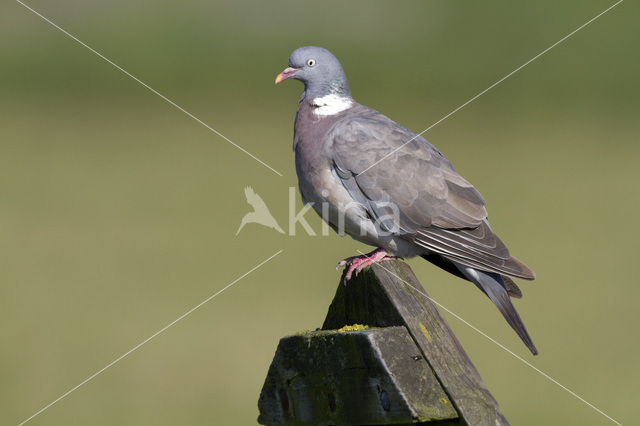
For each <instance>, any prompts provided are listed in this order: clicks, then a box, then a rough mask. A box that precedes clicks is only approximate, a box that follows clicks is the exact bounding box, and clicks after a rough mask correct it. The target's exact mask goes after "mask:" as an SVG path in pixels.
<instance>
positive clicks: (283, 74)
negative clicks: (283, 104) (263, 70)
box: [276, 67, 300, 84]
mask: <svg viewBox="0 0 640 426" xmlns="http://www.w3.org/2000/svg"><path fill="white" fill-rule="evenodd" d="M298 71H300V69H299V68H291V67H289V68H286V69H285V70H284V71H282V72H281V73H280V74H278V75H277V76H276V84H278V83H280V82H281V81H285V80H286V79H288V78H291V77H293V75H294V74H295V73H297V72H298Z"/></svg>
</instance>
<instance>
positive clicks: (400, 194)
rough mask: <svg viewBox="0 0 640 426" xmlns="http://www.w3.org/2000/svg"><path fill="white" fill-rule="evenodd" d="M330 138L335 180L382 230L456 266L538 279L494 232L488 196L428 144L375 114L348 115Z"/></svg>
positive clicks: (387, 119)
mask: <svg viewBox="0 0 640 426" xmlns="http://www.w3.org/2000/svg"><path fill="white" fill-rule="evenodd" d="M328 136H329V144H328V149H329V153H330V155H331V156H332V159H333V172H334V174H335V175H336V176H337V177H338V178H339V179H340V180H341V181H342V184H343V185H344V187H345V188H346V189H347V191H349V194H350V195H351V196H352V197H353V198H354V199H355V200H356V201H357V202H359V203H361V204H363V205H364V206H365V207H366V209H367V212H368V213H369V215H370V216H371V217H372V219H373V220H376V221H378V223H379V224H380V225H381V226H382V227H383V228H385V229H386V230H388V231H392V232H395V233H397V234H399V235H402V236H403V237H404V238H406V239H408V240H410V241H412V242H414V243H416V244H418V245H421V246H423V247H425V248H426V249H427V250H429V251H433V252H436V253H439V254H441V255H443V256H445V257H447V258H450V259H451V260H455V261H456V262H459V263H462V264H465V265H468V266H472V267H477V268H479V269H481V270H486V271H491V272H496V273H500V274H506V275H512V276H516V277H521V278H529V279H531V278H533V273H532V272H531V271H530V270H529V269H528V268H527V267H526V266H525V265H524V264H522V263H521V262H519V261H517V260H516V259H515V258H513V257H511V256H510V254H509V251H508V249H507V247H506V246H505V245H504V244H503V243H502V241H500V239H499V238H498V237H497V236H496V235H495V234H494V233H493V232H491V229H490V228H489V226H488V224H487V223H486V220H485V219H486V217H487V211H486V209H485V201H484V199H483V198H482V195H480V193H479V192H478V191H477V190H476V189H475V188H474V187H473V185H471V184H470V183H469V182H467V181H466V180H465V179H464V178H463V177H462V176H460V175H459V174H458V173H457V172H456V170H455V169H454V167H453V165H452V164H451V162H449V160H447V158H446V157H445V156H444V155H443V154H442V153H441V152H440V151H438V149H436V148H435V147H434V146H433V145H431V144H430V143H429V142H427V141H426V140H425V139H424V138H422V137H420V136H417V135H416V134H415V133H414V132H412V131H411V130H409V129H407V128H405V127H403V126H401V125H399V124H397V123H395V122H394V121H392V120H391V119H389V118H387V117H386V116H384V115H382V114H380V113H378V112H376V111H374V110H370V109H368V110H366V111H364V112H363V111H362V110H361V111H358V112H357V114H352V115H349V114H345V117H344V118H343V119H342V120H339V121H337V122H336V124H335V125H334V126H333V127H332V129H331V131H330V132H329V135H328ZM378 161H380V163H379V164H376V163H377V162H378ZM374 164H375V165H374ZM372 165H373V166H372Z"/></svg>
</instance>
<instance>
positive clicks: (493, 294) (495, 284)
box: [456, 265, 538, 355]
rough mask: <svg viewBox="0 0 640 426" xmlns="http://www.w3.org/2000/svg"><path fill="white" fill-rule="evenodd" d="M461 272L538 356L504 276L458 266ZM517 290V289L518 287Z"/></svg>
mask: <svg viewBox="0 0 640 426" xmlns="http://www.w3.org/2000/svg"><path fill="white" fill-rule="evenodd" d="M456 266H458V268H459V269H460V271H461V272H462V273H463V274H464V275H465V276H466V277H467V278H468V279H469V280H470V281H472V282H473V283H474V284H475V285H476V286H477V287H478V288H479V289H480V290H482V291H483V292H484V293H485V294H486V295H487V296H488V297H489V299H491V301H492V302H493V304H494V305H496V307H497V308H498V310H499V311H500V313H501V314H502V316H504V319H506V320H507V322H508V323H509V325H510V326H511V328H513V329H514V331H515V332H516V333H517V334H518V336H520V339H522V341H523V342H524V344H525V345H526V346H527V348H529V350H530V351H531V353H532V354H534V355H537V354H538V349H536V346H535V345H534V344H533V341H532V340H531V337H530V336H529V333H528V332H527V329H526V328H525V326H524V324H523V323H522V319H520V315H518V312H517V311H516V308H515V307H514V306H513V304H512V303H511V299H510V298H509V294H508V293H507V285H505V282H504V281H503V279H502V276H500V275H498V274H494V273H487V272H483V271H479V270H477V269H474V268H471V267H468V266H464V265H456ZM516 288H517V287H516Z"/></svg>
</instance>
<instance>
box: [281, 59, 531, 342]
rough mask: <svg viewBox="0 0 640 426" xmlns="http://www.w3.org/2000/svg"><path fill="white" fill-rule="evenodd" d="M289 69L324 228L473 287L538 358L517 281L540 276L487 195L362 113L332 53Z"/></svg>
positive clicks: (298, 149) (298, 131) (305, 191)
mask: <svg viewBox="0 0 640 426" xmlns="http://www.w3.org/2000/svg"><path fill="white" fill-rule="evenodd" d="M289 65H290V68H287V69H286V70H285V71H284V72H283V73H282V74H281V75H280V76H278V79H277V80H276V82H279V81H281V80H283V79H286V78H294V79H298V80H301V81H302V82H303V83H304V84H305V92H304V93H303V95H302V97H301V99H300V103H299V106H298V111H297V114H296V121H295V126H294V151H295V158H296V171H297V174H298V181H299V186H300V192H301V194H302V197H303V200H304V201H305V202H311V203H314V204H313V207H314V209H315V210H316V211H317V212H318V214H320V215H321V216H322V214H323V212H322V211H321V205H322V204H323V203H325V204H327V205H328V206H329V209H328V213H329V214H328V217H323V219H325V220H326V221H327V222H328V223H329V224H330V225H331V226H332V227H333V228H334V229H337V230H339V231H342V230H344V232H345V233H346V234H348V235H350V236H352V237H353V238H355V239H356V240H358V241H361V242H363V243H366V244H369V245H372V246H375V247H380V248H383V249H384V250H386V251H387V252H388V253H391V254H393V255H396V256H400V257H412V256H418V255H419V256H422V257H424V258H425V259H427V260H428V261H430V262H431V263H433V264H435V265H437V266H439V267H441V268H443V269H445V270H447V271H448V272H451V273H453V274H455V275H457V276H459V277H461V278H464V279H466V280H469V281H472V282H473V283H474V284H476V286H478V288H480V289H481V290H482V291H483V292H484V293H485V294H487V296H488V297H489V298H490V299H491V301H492V302H493V303H494V304H495V305H496V306H497V307H498V309H499V310H500V312H501V313H502V314H503V315H504V317H505V319H506V320H507V322H508V323H509V324H510V325H511V326H512V327H513V328H514V330H515V331H516V332H517V333H518V335H519V336H520V337H521V339H522V340H523V341H524V342H525V344H526V345H527V347H528V348H529V349H530V350H531V352H532V353H534V354H536V353H537V350H536V348H535V346H534V345H533V342H532V341H531V339H530V337H529V335H528V333H527V331H526V329H525V327H524V325H523V324H522V321H521V319H520V317H519V315H518V313H517V312H516V311H515V308H514V307H513V305H512V304H511V301H510V299H509V295H511V296H513V297H521V295H522V293H521V292H520V289H519V288H518V286H517V285H516V284H515V283H514V282H513V280H511V279H510V278H508V277H509V276H511V277H516V278H522V279H527V280H532V279H534V277H535V275H534V273H533V271H531V270H530V269H529V268H528V267H527V266H526V265H525V264H523V263H522V262H520V261H519V260H517V259H516V258H514V257H513V256H511V255H510V253H509V250H508V249H507V247H506V246H505V245H504V243H503V242H502V241H501V240H500V239H499V238H498V237H497V236H496V235H495V234H494V233H493V231H492V230H491V228H490V226H489V222H488V221H487V211H486V208H485V200H484V198H483V197H482V195H480V193H479V192H478V191H477V190H476V189H475V188H474V187H473V185H471V184H470V183H469V182H468V181H467V180H465V179H464V178H463V177H462V176H460V175H459V174H458V172H457V171H456V170H455V168H454V167H453V165H452V164H451V162H450V161H449V160H448V159H447V158H446V157H445V156H444V155H443V154H442V153H441V152H440V151H439V150H438V149H437V148H435V147H434V146H433V145H431V144H430V143H429V142H428V141H427V140H426V139H424V138H423V137H421V136H417V135H416V134H415V133H414V132H412V131H411V130H409V129H407V128H406V127H403V126H401V125H400V124H398V123H396V122H394V121H393V120H391V119H390V118H388V117H386V116H384V115H383V114H381V113H379V112H377V111H375V110H373V109H371V108H368V107H366V106H363V105H360V104H358V103H356V102H355V101H354V100H353V98H352V97H351V93H350V90H349V86H348V84H347V81H346V77H345V74H344V71H343V70H342V66H341V65H340V63H339V62H338V60H337V59H336V58H335V57H334V56H333V55H332V54H331V53H330V52H328V51H327V50H325V49H322V48H319V47H303V48H300V49H297V50H296V51H294V52H293V54H292V55H291V57H290V58H289ZM408 141H409V142H408ZM407 142H408V143H407ZM382 159H384V160H382ZM380 160H382V161H381V162H380V163H379V164H376V163H377V162H378V161H380ZM374 164H375V165H374ZM372 165H374V166H373V167H372ZM342 217H344V220H343V222H344V223H339V221H340V220H341V218H342Z"/></svg>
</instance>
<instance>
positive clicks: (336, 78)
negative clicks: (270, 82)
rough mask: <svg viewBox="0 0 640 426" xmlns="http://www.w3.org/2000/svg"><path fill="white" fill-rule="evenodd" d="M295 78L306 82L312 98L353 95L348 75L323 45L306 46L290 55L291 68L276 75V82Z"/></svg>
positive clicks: (306, 89) (308, 94)
mask: <svg viewBox="0 0 640 426" xmlns="http://www.w3.org/2000/svg"><path fill="white" fill-rule="evenodd" d="M289 78H293V79H295V80H300V81H302V82H303V83H304V87H305V92H306V94H307V96H309V97H310V98H311V99H313V98H318V97H322V96H326V95H330V94H335V95H339V96H344V97H349V98H350V97H351V91H350V90H349V84H348V83H347V76H346V75H345V74H344V70H343V69H342V65H340V62H339V61H338V59H337V58H336V57H335V56H333V54H332V53H331V52H329V51H328V50H327V49H324V48H322V47H316V46H304V47H300V48H298V49H296V50H294V51H293V53H292V54H291V56H289V68H287V69H285V70H284V71H282V72H281V73H280V74H278V76H277V77H276V83H280V82H281V81H284V80H287V79H289Z"/></svg>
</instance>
